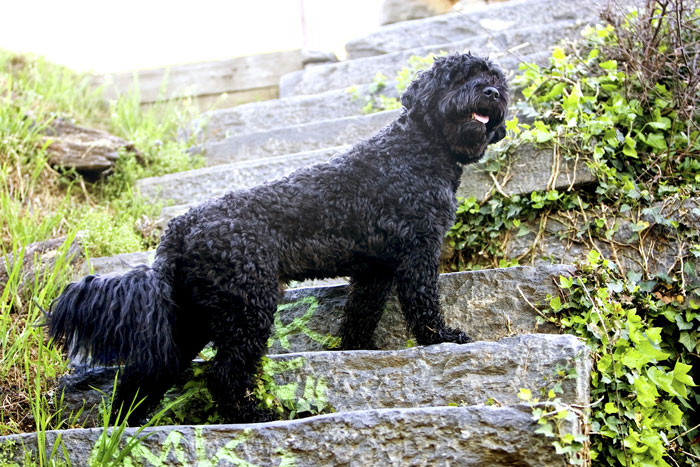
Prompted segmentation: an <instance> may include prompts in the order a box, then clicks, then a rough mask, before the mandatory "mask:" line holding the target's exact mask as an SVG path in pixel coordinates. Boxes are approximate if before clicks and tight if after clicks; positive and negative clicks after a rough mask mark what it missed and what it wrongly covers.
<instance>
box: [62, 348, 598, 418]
mask: <svg viewBox="0 0 700 467" xmlns="http://www.w3.org/2000/svg"><path fill="white" fill-rule="evenodd" d="M268 358H269V360H270V366H269V367H270V368H274V370H273V371H272V373H273V374H272V375H271V376H272V379H273V381H274V383H275V384H276V385H277V387H278V388H281V387H284V388H285V390H284V393H285V394H286V396H285V397H286V398H288V399H292V400H294V401H300V400H302V399H304V400H305V401H306V402H307V403H310V404H312V405H316V406H319V407H324V408H328V407H330V408H332V411H335V412H349V411H354V410H364V409H381V408H401V407H403V408H410V407H431V406H448V405H475V404H481V403H487V402H488V401H489V400H492V401H496V402H497V403H498V404H501V405H513V404H517V403H518V402H520V401H519V400H518V392H519V390H520V389H521V388H526V389H529V390H531V391H532V392H533V394H538V393H539V392H540V390H545V391H546V390H549V389H551V388H552V387H553V386H554V384H555V383H559V384H560V386H561V389H562V392H561V393H560V394H559V398H560V400H561V402H563V403H565V404H574V405H585V404H588V401H589V398H590V391H589V385H590V371H591V360H590V358H589V352H588V350H587V347H586V346H585V344H583V343H582V342H581V341H579V340H578V339H577V338H576V337H574V336H571V335H567V334H564V335H558V334H523V335H519V336H516V337H509V338H504V339H501V340H499V341H497V342H489V341H481V342H474V343H471V344H465V345H457V344H440V345H432V346H427V347H413V348H408V349H402V350H385V351H376V350H356V351H334V352H328V351H326V352H323V351H322V352H301V353H292V354H282V355H270V356H269V357H268ZM193 365H194V369H191V370H190V371H189V372H188V373H187V375H186V376H184V377H183V378H181V380H180V382H179V384H178V385H177V386H176V388H175V389H174V391H175V392H174V393H173V394H171V396H170V397H171V398H174V397H175V396H176V395H179V394H182V393H183V392H184V391H183V389H182V387H183V385H185V384H186V383H187V382H188V381H189V379H191V378H192V374H193V371H194V373H200V372H201V371H202V370H204V368H202V367H204V366H206V365H208V364H207V363H205V362H202V361H195V362H194V363H193ZM196 367H200V368H199V369H197V368H196ZM116 370H117V369H116V367H108V368H95V369H88V370H87V371H85V370H84V369H78V371H76V372H75V373H73V374H69V375H67V376H64V377H63V378H62V379H61V385H62V387H63V388H64V389H65V394H64V404H65V405H64V406H65V410H66V411H67V412H69V411H74V412H77V410H79V409H80V408H83V407H84V410H85V412H88V413H96V408H97V407H99V404H100V401H101V399H102V397H103V395H104V394H111V393H112V389H113V384H114V378H115V373H116ZM558 371H567V372H571V374H572V376H573V377H572V378H568V379H563V380H562V379H561V378H559V377H558V375H557V372H558ZM193 411H194V412H193ZM196 411H197V407H190V408H188V414H187V416H188V417H189V418H188V420H202V419H206V414H198V413H196ZM98 423H99V422H98Z"/></svg>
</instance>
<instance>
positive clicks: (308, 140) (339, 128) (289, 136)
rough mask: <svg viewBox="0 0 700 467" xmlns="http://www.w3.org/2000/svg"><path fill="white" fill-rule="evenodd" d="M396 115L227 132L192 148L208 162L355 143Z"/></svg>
mask: <svg viewBox="0 0 700 467" xmlns="http://www.w3.org/2000/svg"><path fill="white" fill-rule="evenodd" d="M397 116H398V111H397V110H388V111H385V112H378V113H374V114H370V115H355V116H351V117H342V118H335V119H330V120H321V121H317V122H311V123H302V124H300V125H292V126H287V127H281V128H274V129H271V130H265V131H259V132H256V133H248V134H242V135H236V136H230V137H228V138H225V139H223V140H221V141H215V142H212V143H206V144H204V145H202V146H197V147H195V148H192V151H193V152H198V153H202V154H203V155H204V158H205V161H206V164H207V165H208V166H213V165H220V164H230V163H232V162H243V161H249V160H252V159H259V158H267V157H274V156H281V155H284V154H296V153H300V152H306V151H314V150H318V149H323V148H330V147H335V146H341V145H344V144H350V143H355V142H357V141H360V140H363V139H366V138H369V137H370V136H372V135H373V134H374V133H376V132H377V131H378V130H380V129H381V128H383V127H385V126H386V125H388V124H389V123H390V122H391V121H393V120H394V119H396V117H397Z"/></svg>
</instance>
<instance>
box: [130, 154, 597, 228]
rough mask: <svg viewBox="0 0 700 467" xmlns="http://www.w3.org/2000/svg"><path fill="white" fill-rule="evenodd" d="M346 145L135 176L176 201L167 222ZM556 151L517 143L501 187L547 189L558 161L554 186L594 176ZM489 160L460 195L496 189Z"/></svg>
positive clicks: (156, 194) (465, 180)
mask: <svg viewBox="0 0 700 467" xmlns="http://www.w3.org/2000/svg"><path fill="white" fill-rule="evenodd" d="M345 148H347V147H336V148H330V149H322V150H318V151H308V152H304V153H299V154H294V155H289V156H279V157H275V158H265V159H259V160H252V161H246V162H241V163H232V164H222V165H219V166H213V167H206V168H202V169H196V170H191V171H187V172H179V173H174V174H169V175H164V176H160V177H151V178H144V179H141V180H139V181H138V182H137V187H138V189H139V192H140V193H141V195H142V196H144V197H145V198H146V199H148V200H149V201H150V202H153V203H155V202H159V201H166V202H169V203H171V204H174V205H175V206H173V207H171V208H167V209H164V210H163V211H162V212H161V217H160V219H159V220H158V224H159V225H160V226H161V227H164V226H165V225H167V223H168V222H169V221H170V219H172V218H173V217H175V216H176V215H180V214H183V213H184V212H186V211H187V209H189V208H190V207H192V206H194V205H196V204H198V203H201V202H203V201H206V200H207V199H209V198H214V197H217V196H222V195H223V194H225V193H227V192H228V191H232V190H237V189H244V188H250V187H252V186H255V185H259V184H261V183H265V182H268V181H271V180H273V179H275V178H279V177H282V176H285V175H288V174H289V173H291V172H292V171H294V170H296V169H298V168H300V167H303V166H306V165H311V164H316V163H322V162H325V161H327V160H328V159H329V158H330V157H331V156H332V155H333V154H335V153H337V152H340V151H341V150H343V149H345ZM487 154H488V150H487ZM487 157H488V156H487ZM555 157H560V156H556V155H555V154H554V152H553V151H552V150H551V149H538V148H535V147H533V146H531V145H523V146H521V147H519V148H518V149H517V150H516V151H515V154H514V157H513V163H512V164H513V165H512V167H511V174H512V177H511V178H510V180H509V181H508V182H507V183H503V184H502V186H501V188H502V190H503V191H504V192H505V193H507V194H509V195H512V194H527V193H530V192H532V191H534V190H545V189H546V187H547V182H548V181H549V180H550V177H552V170H553V169H552V168H553V167H559V169H558V171H557V172H556V176H554V177H553V180H554V184H553V187H554V188H556V189H559V190H566V189H569V188H578V187H581V186H585V185H589V184H593V183H595V182H596V179H595V177H594V176H593V174H592V173H591V171H590V170H589V169H588V168H587V167H586V165H585V164H583V163H581V162H579V163H575V162H574V161H567V160H564V159H563V158H562V159H561V160H560V163H559V164H555V163H554V162H555ZM487 165H488V162H487V161H484V162H480V163H478V164H474V165H470V166H467V167H465V169H464V173H463V174H462V180H461V182H460V186H459V188H458V190H457V196H460V197H469V196H474V197H475V198H476V199H477V200H483V199H484V198H485V197H486V196H487V195H488V193H489V192H491V191H492V190H493V189H494V187H495V184H494V182H493V179H492V178H491V176H490V175H489V172H488V171H487V170H486V168H487ZM178 205H180V206H178Z"/></svg>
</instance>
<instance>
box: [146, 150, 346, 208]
mask: <svg viewBox="0 0 700 467" xmlns="http://www.w3.org/2000/svg"><path fill="white" fill-rule="evenodd" d="M342 149H344V148H343V147H333V148H325V149H320V150H317V151H307V152H303V153H299V154H289V155H286V156H280V157H271V158H261V159H254V160H251V161H245V162H239V163H235V164H224V165H219V166H214V167H206V168H202V169H196V170H189V171H186V172H178V173H173V174H168V175H162V176H160V177H150V178H143V179H141V180H139V181H138V182H136V187H137V188H138V190H139V192H140V193H141V195H142V196H144V197H145V198H146V199H148V200H149V201H151V202H158V201H169V202H172V203H174V204H186V203H200V202H202V201H205V200H207V199H209V198H214V197H217V196H221V195H223V194H225V193H227V192H229V191H232V190H240V189H243V188H250V187H252V186H255V185H259V184H261V183H264V182H266V181H270V180H273V179H275V178H279V177H283V176H285V175H288V174H289V173H291V172H292V171H294V170H296V169H299V168H301V167H305V166H307V165H312V164H316V163H320V162H324V161H327V160H328V159H329V158H330V157H331V156H332V155H334V154H336V153H337V152H339V151H341V150H342Z"/></svg>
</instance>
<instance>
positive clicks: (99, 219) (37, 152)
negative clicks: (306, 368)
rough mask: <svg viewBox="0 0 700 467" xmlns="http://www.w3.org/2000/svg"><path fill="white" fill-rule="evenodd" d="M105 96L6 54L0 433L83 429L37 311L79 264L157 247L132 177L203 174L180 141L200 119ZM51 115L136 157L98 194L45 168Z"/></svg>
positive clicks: (51, 67)
mask: <svg viewBox="0 0 700 467" xmlns="http://www.w3.org/2000/svg"><path fill="white" fill-rule="evenodd" d="M101 95H102V90H101V89H99V88H96V87H95V86H94V85H93V84H92V80H91V78H90V77H89V76H86V75H80V74H77V73H74V72H72V71H71V70H68V69H66V68H64V67H61V66H57V65H55V64H52V63H49V62H47V61H45V60H43V59H42V58H40V57H31V56H18V55H15V54H12V53H10V52H7V51H2V50H0V255H1V257H2V259H3V261H2V262H0V362H1V363H0V396H1V397H0V398H1V399H2V402H3V409H2V412H1V413H0V435H7V434H12V433H21V432H30V431H37V432H38V433H39V434H40V436H39V439H40V440H43V436H42V434H43V432H44V431H45V430H49V429H56V428H65V427H70V426H74V425H75V424H76V421H75V415H76V414H66V413H64V412H63V410H62V407H61V405H62V403H61V397H60V394H56V393H55V392H52V391H53V390H54V389H55V386H56V382H57V378H58V377H59V376H60V375H61V374H63V373H64V372H65V370H66V367H67V364H66V361H65V359H64V357H63V355H62V353H61V352H60V351H59V350H57V349H55V348H53V347H52V346H49V345H47V341H46V338H45V335H44V329H43V327H41V326H38V324H40V323H41V322H42V320H43V312H42V310H46V309H48V308H49V305H50V303H51V300H53V299H54V298H55V297H56V296H57V295H58V293H59V292H60V290H61V289H62V288H63V287H64V286H65V285H66V284H67V282H69V281H70V280H71V279H72V277H71V276H72V274H73V273H74V272H73V269H74V267H73V265H72V263H71V259H72V258H71V256H72V255H74V254H77V255H84V256H88V257H95V256H104V255H111V254H116V253H123V252H128V251H138V250H142V249H147V248H151V247H153V246H154V245H155V243H156V242H157V237H156V234H155V233H154V232H153V231H152V229H149V228H144V226H149V225H152V221H153V219H154V218H155V216H156V215H157V214H158V212H159V206H152V205H149V204H148V203H147V202H145V201H144V200H143V199H141V198H140V197H139V196H137V195H136V193H135V192H134V190H133V185H134V182H135V181H136V180H137V179H139V178H142V177H148V176H155V175H162V174H165V173H170V172H177V171H182V170H189V169H192V168H196V167H199V166H201V165H202V160H201V159H200V158H196V157H192V156H190V155H188V154H187V152H186V148H187V147H188V146H189V145H190V142H187V141H181V140H179V139H178V138H177V130H178V128H179V127H181V126H182V125H183V124H184V122H187V121H189V120H191V119H193V118H194V117H195V116H196V115H197V112H196V109H195V108H194V106H193V105H191V104H188V103H186V102H185V103H183V102H170V101H162V102H159V103H158V104H156V105H153V106H151V107H149V108H142V107H141V106H140V105H139V96H138V93H137V92H132V93H130V94H129V95H128V96H125V97H122V98H120V99H119V100H117V101H114V102H111V103H107V102H105V101H104V100H103V99H102V97H101ZM56 117H61V118H67V119H70V120H72V121H74V122H75V123H76V124H78V125H80V126H86V127H92V128H99V129H103V130H107V131H109V132H111V133H113V134H115V135H117V136H120V137H123V138H125V139H126V140H128V141H131V142H132V143H134V145H135V146H136V148H137V149H138V151H139V153H140V154H139V156H138V157H137V156H135V155H133V154H130V153H124V154H122V155H121V156H120V159H119V160H118V162H117V164H116V167H115V169H114V171H113V173H112V174H110V175H109V176H108V177H106V178H103V179H101V180H99V182H97V183H94V184H90V183H87V182H86V181H85V180H83V178H82V177H81V176H80V175H78V174H76V173H75V172H71V171H60V170H57V169H56V168H55V167H51V166H50V165H49V164H48V152H47V143H46V141H45V139H44V138H43V131H44V130H45V128H46V126H47V125H48V124H50V122H51V121H52V119H54V118H56ZM50 239H63V241H62V244H61V246H60V247H59V248H58V250H57V251H56V252H55V254H49V255H45V257H43V259H42V256H41V255H36V256H32V255H31V254H29V253H27V251H28V250H27V247H28V246H29V245H31V244H33V243H36V242H43V241H46V240H50ZM59 241H60V240H59ZM75 244H79V245H82V246H80V247H78V248H71V245H75ZM69 252H70V254H69ZM30 256H32V257H30ZM32 264H33V265H34V267H33V268H31V267H29V266H30V265H32ZM55 454H56V458H55V459H54V460H51V459H50V458H44V456H43V454H42V455H40V456H39V457H38V458H36V459H33V460H32V462H33V463H36V464H38V465H52V463H54V464H55V462H56V459H59V460H60V459H61V458H62V455H61V453H60V452H56V453H55ZM59 463H60V462H59Z"/></svg>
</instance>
